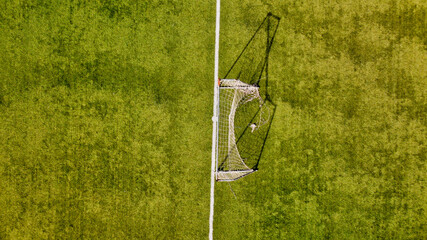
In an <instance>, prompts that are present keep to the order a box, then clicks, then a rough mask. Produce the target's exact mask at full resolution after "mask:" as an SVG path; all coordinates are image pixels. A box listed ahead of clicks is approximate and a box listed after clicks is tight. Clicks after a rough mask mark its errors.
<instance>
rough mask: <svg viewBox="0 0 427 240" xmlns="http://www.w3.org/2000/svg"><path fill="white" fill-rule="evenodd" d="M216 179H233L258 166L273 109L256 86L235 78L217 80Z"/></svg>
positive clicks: (254, 169) (250, 171)
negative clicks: (261, 147)
mask: <svg viewBox="0 0 427 240" xmlns="http://www.w3.org/2000/svg"><path fill="white" fill-rule="evenodd" d="M218 84H219V118H218V144H217V147H218V149H217V161H216V169H217V172H216V180H217V181H234V180H237V179H239V178H241V177H244V176H246V175H248V174H250V173H253V172H255V171H256V170H257V168H258V162H259V158H260V154H259V151H260V149H259V148H260V146H262V144H263V141H264V137H265V135H266V132H267V131H268V129H269V126H270V125H269V123H270V120H271V118H272V109H271V107H270V106H269V105H268V104H266V102H265V101H264V100H263V99H262V98H261V96H260V92H259V87H258V86H257V85H250V84H247V83H244V82H242V81H240V80H238V79H220V80H219V83H218Z"/></svg>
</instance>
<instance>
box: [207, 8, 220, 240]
mask: <svg viewBox="0 0 427 240" xmlns="http://www.w3.org/2000/svg"><path fill="white" fill-rule="evenodd" d="M220 8H221V0H217V1H216V25H215V73H214V78H215V79H214V83H215V85H214V106H213V117H212V121H213V123H212V159H211V197H210V212H209V240H213V220H214V203H215V199H214V194H215V172H216V169H215V168H216V167H215V165H216V146H217V127H218V108H217V106H218V102H219V101H218V91H219V89H218V58H219V20H220Z"/></svg>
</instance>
